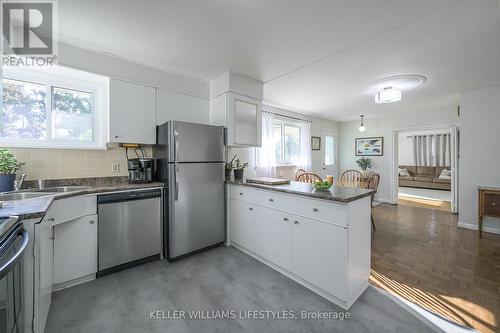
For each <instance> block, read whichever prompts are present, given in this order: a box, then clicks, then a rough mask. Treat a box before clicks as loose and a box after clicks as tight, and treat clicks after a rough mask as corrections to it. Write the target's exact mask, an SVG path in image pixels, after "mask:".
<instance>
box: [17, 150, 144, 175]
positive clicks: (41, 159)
mask: <svg viewBox="0 0 500 333" xmlns="http://www.w3.org/2000/svg"><path fill="white" fill-rule="evenodd" d="M9 150H10V151H11V152H12V153H14V155H15V156H16V158H17V159H18V160H19V161H21V162H25V163H26V165H25V166H24V167H23V169H22V173H26V174H27V177H26V179H27V180H36V179H60V178H83V177H108V176H126V175H127V174H128V173H127V159H126V157H125V149H123V148H119V147H116V146H115V147H110V148H108V149H107V150H76V149H75V150H71V149H27V148H9ZM146 154H147V155H148V157H150V156H151V148H146ZM133 156H135V155H133ZM115 162H117V163H119V165H120V171H119V172H117V173H113V172H112V170H111V165H112V163H115Z"/></svg>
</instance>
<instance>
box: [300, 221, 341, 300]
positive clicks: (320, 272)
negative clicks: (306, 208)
mask: <svg viewBox="0 0 500 333" xmlns="http://www.w3.org/2000/svg"><path fill="white" fill-rule="evenodd" d="M292 237H293V241H292V257H293V265H292V271H293V273H294V274H296V275H297V276H299V277H300V278H302V279H304V280H306V281H309V282H310V283H312V284H314V285H315V286H317V287H319V288H321V289H323V290H324V291H326V292H328V293H330V294H332V295H335V296H336V297H338V298H340V299H341V300H347V260H346V258H347V230H346V229H344V228H342V227H338V226H335V225H332V224H327V223H323V222H319V221H315V220H312V219H308V218H304V217H294V220H293V232H292Z"/></svg>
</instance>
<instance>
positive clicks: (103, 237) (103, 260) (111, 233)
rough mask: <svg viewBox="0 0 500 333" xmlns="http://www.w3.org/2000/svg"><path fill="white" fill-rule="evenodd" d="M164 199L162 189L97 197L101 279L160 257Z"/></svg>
mask: <svg viewBox="0 0 500 333" xmlns="http://www.w3.org/2000/svg"><path fill="white" fill-rule="evenodd" d="M161 196H162V190H161V189H152V190H137V191H127V192H117V193H111V194H104V195H99V196H97V203H98V214H99V228H98V230H99V233H98V239H99V242H98V243H99V249H98V252H99V257H98V273H97V276H98V277H99V276H103V275H106V274H109V273H113V272H116V271H119V270H122V269H126V268H129V267H132V266H136V265H140V264H143V263H146V262H149V261H153V260H157V259H159V258H160V253H161V227H160V225H161V221H162V219H161V214H162V211H161V210H162V208H161Z"/></svg>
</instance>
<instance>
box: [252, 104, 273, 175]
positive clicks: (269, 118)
mask: <svg viewBox="0 0 500 333" xmlns="http://www.w3.org/2000/svg"><path fill="white" fill-rule="evenodd" d="M256 166H257V170H256V174H257V176H259V177H274V176H275V175H276V155H275V151H274V113H271V112H262V147H261V148H257V156H256Z"/></svg>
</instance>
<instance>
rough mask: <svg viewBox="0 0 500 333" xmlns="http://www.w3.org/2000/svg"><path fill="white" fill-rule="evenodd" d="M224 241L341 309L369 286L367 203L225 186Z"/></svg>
mask: <svg viewBox="0 0 500 333" xmlns="http://www.w3.org/2000/svg"><path fill="white" fill-rule="evenodd" d="M227 196H228V209H229V214H228V242H229V243H231V244H234V245H235V246H237V247H238V248H240V249H241V250H243V251H244V252H246V253H248V254H249V255H251V256H253V257H255V258H256V259H258V260H261V261H263V262H264V263H266V264H268V265H270V266H271V267H273V268H275V269H277V270H278V271H280V272H281V273H283V274H285V275H287V276H289V277H290V278H292V279H294V280H295V281H297V282H299V283H301V284H302V285H304V286H306V287H307V288H309V289H311V290H313V291H314V292H316V293H318V294H320V295H322V296H323V297H325V298H327V299H329V300H330V301H332V302H334V303H336V304H337V305H339V306H341V307H343V308H344V309H349V307H350V306H351V305H352V304H353V303H354V301H356V299H357V298H358V297H359V296H360V295H361V294H362V293H363V291H364V290H365V289H366V288H367V287H368V278H369V276H370V242H371V240H370V237H371V225H370V209H371V207H370V198H369V197H364V198H361V199H358V200H355V201H352V202H349V203H346V204H344V203H335V202H332V201H329V200H318V199H311V198H303V197H299V196H292V195H287V194H282V193H280V194H279V195H276V193H275V192H273V191H267V190H261V189H256V188H248V187H244V186H238V185H234V186H233V185H230V186H229V189H228V191H227Z"/></svg>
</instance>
